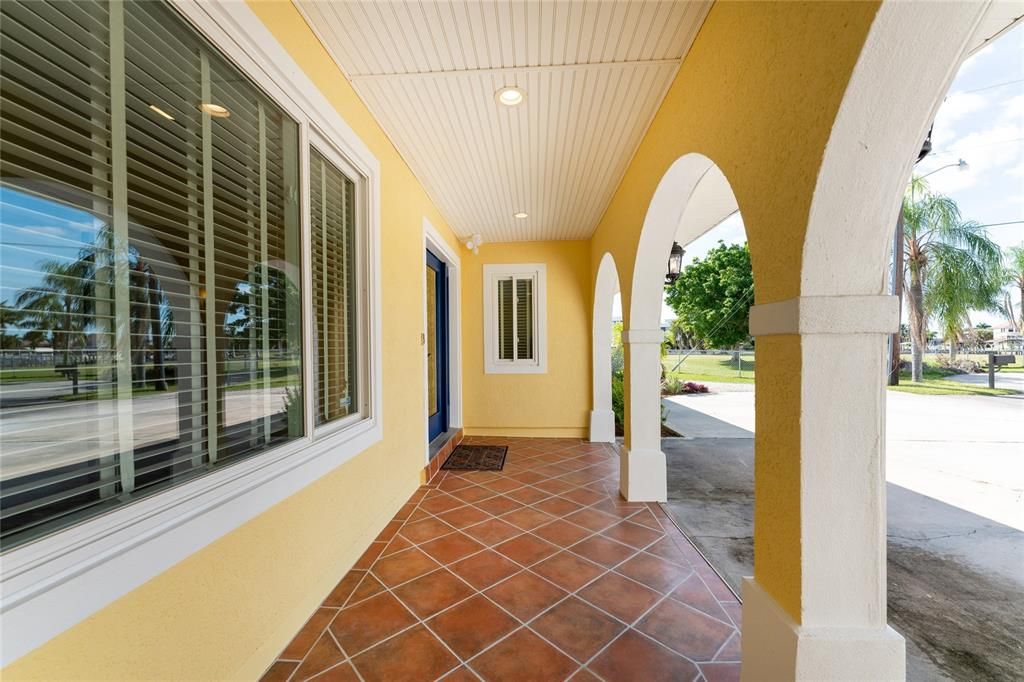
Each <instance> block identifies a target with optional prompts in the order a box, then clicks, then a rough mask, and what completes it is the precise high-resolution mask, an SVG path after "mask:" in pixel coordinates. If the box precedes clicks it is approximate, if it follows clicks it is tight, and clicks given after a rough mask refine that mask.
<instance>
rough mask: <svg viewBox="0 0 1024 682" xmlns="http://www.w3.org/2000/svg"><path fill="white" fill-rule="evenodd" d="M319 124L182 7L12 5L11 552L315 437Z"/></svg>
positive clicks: (6, 80) (4, 113)
mask: <svg viewBox="0 0 1024 682" xmlns="http://www.w3.org/2000/svg"><path fill="white" fill-rule="evenodd" d="M298 132H299V131H298V124H297V123H296V122H295V121H294V120H293V119H292V118H290V117H289V116H288V115H287V114H285V113H284V111H283V110H282V109H281V108H280V107H278V106H277V105H276V104H275V103H274V102H273V101H272V100H270V99H269V98H268V97H267V96H266V95H265V94H263V92H262V91H261V90H260V89H259V88H258V87H256V86H255V84H253V83H252V82H251V81H249V80H248V79H247V78H246V77H245V76H244V75H243V74H242V73H241V71H239V70H238V69H237V68H236V67H235V66H234V65H233V64H231V63H230V62H229V61H227V60H226V59H225V58H223V57H222V56H221V55H220V54H219V53H218V51H217V50H216V49H215V48H214V47H212V46H211V45H210V44H209V43H208V42H207V41H206V40H205V39H204V38H202V37H201V36H200V35H199V34H198V33H197V32H196V31H195V30H194V29H193V28H192V27H191V25H190V24H188V23H187V22H186V21H184V20H183V19H182V18H181V17H180V16H179V15H178V13H177V12H176V11H174V10H173V9H171V8H170V7H169V6H168V5H166V4H164V3H161V2H126V3H122V2H108V1H107V0H77V1H76V2H49V1H42V0H29V1H24V0H4V1H3V2H2V3H0V303H2V306H3V308H2V314H3V319H2V320H0V322H2V327H0V331H2V346H0V441H2V443H3V448H2V452H0V484H2V485H0V539H2V541H3V544H4V547H5V548H6V547H9V546H11V545H15V544H18V543H20V542H23V541H26V540H30V539H33V538H36V537H38V536H40V535H42V534H45V533H48V532H51V531H53V530H56V529H59V528H62V527H64V526H67V525H69V524H72V523H75V522H77V521H79V520H81V519H84V518H87V517H89V516H91V515H94V514H98V513H102V512H104V511H107V510H109V509H111V508H114V507H116V506H119V505H122V504H124V503H126V502H130V501H132V500H135V499H138V498H139V497H141V496H144V495H147V494H149V493H151V492H154V491H156V490H160V489H163V488H165V487H167V486H169V485H173V484H177V483H180V482H183V481H185V480H188V479H190V478H193V477H194V476H196V475H199V474H202V473H204V472H207V471H210V470H211V469H213V468H214V467H216V466H218V465H221V464H223V463H226V462H232V461H235V460H238V459H240V458H243V457H246V456H249V455H252V454H255V453H259V452H262V451H265V450H266V449H268V448H270V447H273V446H274V445H276V444H279V443H283V442H285V441H289V440H292V439H296V438H298V437H300V436H302V435H303V415H302V395H301V376H302V366H301V347H302V338H301V329H302V324H301V295H300V294H301V292H300V285H301V281H302V280H301V272H300V263H301V257H300V251H301V249H300V228H299V224H300V220H299V202H298V187H299V160H298V159H299V154H298V152H299V139H298Z"/></svg>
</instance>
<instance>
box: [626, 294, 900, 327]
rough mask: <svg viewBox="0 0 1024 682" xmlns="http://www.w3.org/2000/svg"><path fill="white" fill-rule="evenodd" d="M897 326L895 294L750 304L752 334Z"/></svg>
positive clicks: (897, 310)
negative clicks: (751, 305)
mask: <svg viewBox="0 0 1024 682" xmlns="http://www.w3.org/2000/svg"><path fill="white" fill-rule="evenodd" d="M899 326H900V307H899V299H897V298H896V297H895V296H799V297H797V298H790V299H786V300H785V301H778V302H775V303H762V304H761V305H755V306H753V307H751V308H750V334H751V335H752V336H772V335H776V334H892V333H894V332H896V331H897V330H898V329H899ZM623 336H625V333H623Z"/></svg>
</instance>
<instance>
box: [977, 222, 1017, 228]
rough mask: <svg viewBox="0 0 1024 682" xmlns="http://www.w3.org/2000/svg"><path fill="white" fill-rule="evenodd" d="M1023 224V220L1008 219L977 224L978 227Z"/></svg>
mask: <svg viewBox="0 0 1024 682" xmlns="http://www.w3.org/2000/svg"><path fill="white" fill-rule="evenodd" d="M1021 224H1024V220H1010V221H1008V222H1005V223H986V224H985V225H978V227H1005V226H1007V225H1021Z"/></svg>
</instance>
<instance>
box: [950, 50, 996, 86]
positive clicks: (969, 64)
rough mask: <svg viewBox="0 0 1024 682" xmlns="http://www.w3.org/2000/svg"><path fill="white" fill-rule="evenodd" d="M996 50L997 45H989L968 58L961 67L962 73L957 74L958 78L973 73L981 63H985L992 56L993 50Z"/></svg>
mask: <svg viewBox="0 0 1024 682" xmlns="http://www.w3.org/2000/svg"><path fill="white" fill-rule="evenodd" d="M994 48H995V43H994V42H992V43H989V44H988V45H986V46H985V47H983V48H981V49H980V50H978V51H977V52H975V53H974V54H973V55H971V56H970V57H968V58H967V59H966V60H965V61H964V63H963V64H961V65H960V71H959V72H958V73H957V77H958V78H959V77H961V76H965V75H967V74H968V73H970V72H971V71H974V70H975V69H976V68H977V67H978V65H979V63H980V62H983V61H985V58H986V57H987V56H988V55H990V54H992V50H993V49H994Z"/></svg>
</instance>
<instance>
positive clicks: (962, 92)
mask: <svg viewBox="0 0 1024 682" xmlns="http://www.w3.org/2000/svg"><path fill="white" fill-rule="evenodd" d="M1016 83H1024V78H1018V79H1017V80H1012V81H1004V82H1002V83H993V84H992V85H985V86H983V87H980V88H974V89H973V90H958V91H956V92H954V93H951V94H950V97H953V96H956V95H969V94H971V93H972V92H982V91H983V90H991V89H992V88H1001V87H1003V86H1006V85H1015V84H1016ZM946 99H949V98H948V97H947V98H946Z"/></svg>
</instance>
